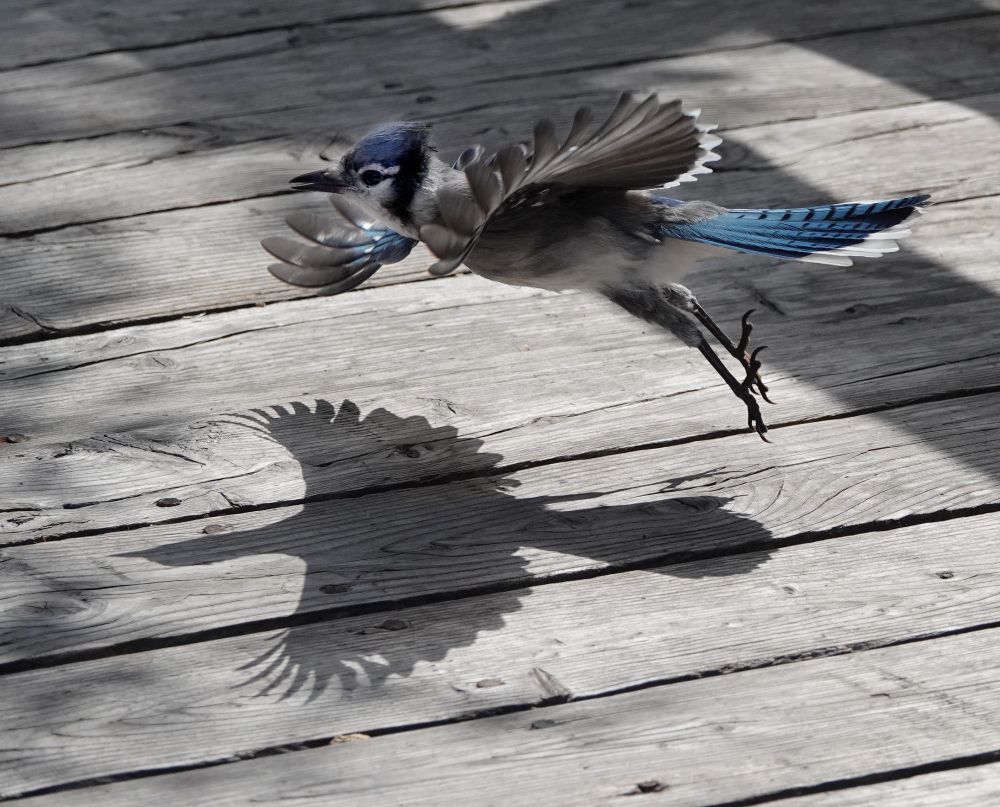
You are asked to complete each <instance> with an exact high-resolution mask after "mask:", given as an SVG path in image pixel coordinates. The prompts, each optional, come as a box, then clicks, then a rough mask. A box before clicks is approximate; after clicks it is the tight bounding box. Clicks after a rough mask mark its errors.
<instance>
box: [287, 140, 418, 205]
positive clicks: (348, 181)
mask: <svg viewBox="0 0 1000 807" xmlns="http://www.w3.org/2000/svg"><path fill="white" fill-rule="evenodd" d="M432 151H433V149H432V148H431V147H430V146H429V145H428V127H427V126H426V125H425V124H422V123H408V122H405V121H397V122H394V123H386V124H383V125H382V126H379V127H377V128H375V129H373V130H372V131H370V132H369V133H368V134H366V135H365V136H364V137H362V138H361V139H360V140H359V141H358V142H357V143H355V144H354V147H353V148H352V149H350V150H349V151H348V152H347V153H346V154H345V155H344V157H343V159H341V161H340V163H339V164H337V165H332V166H330V167H329V168H325V169H323V170H322V171H313V172H312V173H309V174H302V175H301V176H297V177H295V178H294V179H293V180H292V181H291V183H292V188H293V189H295V190H300V191H322V192H324V193H340V194H343V195H345V196H348V197H350V198H351V200H352V201H355V202H358V203H359V204H361V205H362V207H364V208H366V209H368V210H369V211H371V212H372V213H377V212H380V210H379V209H381V211H385V212H387V213H388V214H389V215H390V216H393V217H395V218H396V219H398V220H400V221H403V222H407V221H409V220H410V218H411V216H410V205H411V203H412V201H413V197H414V196H415V195H416V193H417V191H418V190H419V189H420V187H421V185H422V184H423V182H424V179H425V178H426V177H427V171H428V165H429V161H430V156H431V152H432Z"/></svg>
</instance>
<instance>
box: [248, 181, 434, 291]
mask: <svg viewBox="0 0 1000 807" xmlns="http://www.w3.org/2000/svg"><path fill="white" fill-rule="evenodd" d="M330 202H331V204H332V205H333V207H334V210H335V211H336V215H334V216H329V215H327V216H322V215H319V214H316V213H306V212H304V211H300V212H296V213H292V214H291V215H289V216H288V218H287V219H285V221H286V222H287V223H288V226H289V227H291V228H292V229H293V230H294V231H295V232H296V233H298V234H299V235H301V236H303V237H304V238H307V239H309V241H311V242H312V243H306V242H304V241H298V240H295V239H292V238H282V237H277V236H276V237H274V238H265V239H264V240H263V241H261V242H260V244H261V246H262V247H264V249H266V250H267V251H268V252H269V253H270V254H271V255H273V256H274V257H275V258H277V259H278V261H279V262H278V263H273V264H271V265H270V266H269V267H267V268H268V271H270V273H271V274H272V275H274V276H275V277H276V278H278V279H279V280H283V281H285V283H290V284H291V285H293V286H305V287H307V288H311V289H316V291H317V293H318V294H340V293H341V292H344V291H348V290H349V289H353V288H354V287H355V286H359V285H361V284H362V283H364V282H365V281H366V280H367V279H368V278H370V277H371V276H372V275H374V274H375V273H376V272H377V271H378V270H379V269H381V268H382V266H383V265H384V264H387V263H396V262H397V261H401V260H403V258H405V257H406V256H407V255H409V254H410V250H412V249H413V245H414V244H416V243H417V242H416V240H415V239H413V238H408V237H406V236H405V235H400V234H399V233H397V232H396V231H395V230H390V229H389V228H387V227H383V226H382V225H381V224H378V223H377V222H376V221H375V220H374V219H372V218H371V217H370V216H368V214H366V213H365V212H364V211H362V210H361V208H360V207H358V206H357V205H355V204H352V203H351V202H349V201H347V200H346V199H344V198H343V197H342V196H336V195H331V196H330Z"/></svg>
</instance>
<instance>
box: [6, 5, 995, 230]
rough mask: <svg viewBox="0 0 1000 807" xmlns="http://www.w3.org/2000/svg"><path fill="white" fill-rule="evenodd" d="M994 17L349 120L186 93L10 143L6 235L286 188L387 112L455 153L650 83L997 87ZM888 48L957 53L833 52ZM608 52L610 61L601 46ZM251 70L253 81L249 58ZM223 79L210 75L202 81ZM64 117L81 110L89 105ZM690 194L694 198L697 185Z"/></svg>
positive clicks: (670, 87) (924, 90) (870, 93)
mask: <svg viewBox="0 0 1000 807" xmlns="http://www.w3.org/2000/svg"><path fill="white" fill-rule="evenodd" d="M984 27H986V28H987V30H989V29H990V28H991V27H992V28H993V29H997V28H1000V17H998V18H997V19H996V20H986V21H982V20H972V21H969V20H966V21H959V22H949V23H942V24H939V25H931V26H926V27H921V28H918V29H916V32H914V31H913V30H911V29H903V30H898V31H888V32H883V31H880V32H871V31H869V32H867V33H860V34H854V35H851V36H848V37H837V38H836V39H835V40H831V42H830V44H829V45H828V46H827V47H826V48H824V47H822V46H819V47H818V50H819V51H820V52H813V51H810V50H805V49H802V48H800V47H794V46H791V45H787V44H775V45H769V46H765V47H762V48H756V49H751V50H745V51H739V50H737V51H723V52H722V53H707V54H702V55H697V56H689V57H683V58H680V59H672V60H665V61H661V62H653V63H651V64H648V65H638V66H629V67H618V68H609V69H608V70H602V71H601V74H600V75H601V79H602V83H601V84H600V85H599V86H592V82H591V81H590V79H587V78H585V77H584V78H582V79H581V81H583V83H584V86H583V87H582V88H581V89H580V90H579V91H575V92H573V93H571V96H572V97H571V98H569V99H563V100H560V98H559V93H556V92H553V88H552V86H551V84H549V83H547V82H539V81H538V80H537V79H534V78H532V79H513V80H509V81H501V82H495V83H489V84H486V85H482V86H475V87H469V86H464V85H463V86H450V87H448V88H442V89H440V90H435V93H434V99H435V100H434V102H433V103H430V104H419V103H416V102H415V101H414V100H413V97H412V96H401V97H399V96H386V95H385V94H384V92H383V91H379V92H374V91H372V92H360V93H346V92H345V93H344V97H342V98H341V97H338V99H337V101H336V109H337V115H336V116H335V117H331V114H330V112H329V109H328V105H329V104H328V102H326V101H323V100H320V101H315V102H314V103H313V104H306V105H304V106H303V107H302V108H295V109H292V110H290V111H282V112H270V113H268V112H261V113H258V114H251V113H241V114H238V115H236V116H232V115H231V114H229V115H226V116H225V117H223V118H220V119H217V120H214V121H213V120H207V119H206V115H207V113H204V114H202V115H201V116H200V117H199V115H198V113H197V111H196V110H194V109H191V108H188V106H187V105H188V104H190V103H192V102H191V101H185V106H184V109H183V112H184V114H183V115H180V116H179V117H178V118H177V121H175V122H179V121H182V120H183V121H188V120H196V121H198V122H197V123H185V124H181V125H175V126H169V127H166V128H159V129H150V128H148V126H147V128H146V129H144V130H143V131H142V132H138V131H135V126H136V122H135V120H134V116H135V114H138V113H133V114H132V116H131V117H129V119H128V120H127V121H124V122H123V123H122V124H121V127H120V128H124V129H126V130H128V131H124V132H120V133H118V134H107V135H105V136H103V137H96V138H88V139H82V140H75V141H71V142H57V143H51V144H43V145H37V146H26V147H21V148H13V149H11V148H8V149H3V150H0V174H2V175H3V176H4V178H5V182H10V183H16V184H11V185H8V186H7V187H0V207H2V209H4V211H5V215H4V217H3V220H2V222H0V233H3V232H18V231H24V230H31V229H36V228H39V227H56V226H64V225H66V224H69V223H73V222H82V221H86V220H91V219H98V218H109V217H114V216H128V215H136V214H140V213H146V212H151V211H154V210H165V209H171V208H177V207H181V206H195V205H198V204H204V203H207V202H219V201H225V200H232V199H239V198H246V197H248V196H253V195H258V194H264V193H272V192H274V191H275V190H278V189H283V188H284V187H286V183H287V179H288V178H289V177H290V176H293V175H295V174H298V173H301V172H302V171H303V170H304V169H305V168H307V167H314V166H315V164H316V162H317V156H316V155H317V154H318V152H319V151H321V150H322V149H323V147H324V146H325V145H326V144H327V143H328V142H329V140H330V138H331V137H332V136H334V135H336V134H338V133H339V135H340V136H342V137H347V138H348V139H350V138H352V137H353V136H356V135H358V134H360V133H361V132H362V131H364V130H365V129H367V128H368V127H370V126H371V125H373V124H375V123H378V122H380V121H383V120H384V119H385V118H386V117H387V116H389V117H402V118H411V119H412V118H416V119H423V118H429V119H430V120H432V121H433V122H434V123H435V138H436V139H437V140H438V142H439V143H440V144H441V146H442V147H443V148H444V149H446V150H454V149H457V148H461V147H464V146H466V145H468V143H469V142H470V140H472V139H473V137H474V136H473V134H472V133H474V132H482V131H486V137H487V138H488V139H492V140H501V139H507V138H509V136H510V135H509V134H507V135H502V134H501V133H499V132H497V131H496V130H497V128H498V127H499V125H500V124H501V123H502V124H503V125H504V126H506V127H507V128H508V129H509V131H510V132H511V133H512V134H514V135H516V136H525V135H527V134H528V133H529V132H530V127H531V123H532V121H533V120H535V119H537V118H538V117H540V116H545V115H555V116H556V118H557V123H559V124H560V126H563V127H565V125H566V124H567V123H568V120H566V116H567V115H571V114H572V111H573V109H574V108H575V106H576V105H577V104H579V103H589V104H591V105H593V106H594V108H595V109H596V110H598V111H600V110H602V109H604V108H605V107H606V106H607V105H608V104H609V103H610V102H611V101H612V100H613V96H614V92H613V91H609V90H608V89H607V88H608V87H649V88H651V89H659V90H660V91H661V92H662V93H665V94H666V95H667V96H669V97H673V96H680V97H682V98H684V99H685V101H686V102H687V104H688V105H689V107H693V106H702V107H703V108H704V113H703V118H702V119H703V120H704V121H707V122H709V123H719V124H721V125H722V126H723V127H724V128H732V127H735V126H741V127H745V126H754V125H760V124H762V123H768V122H775V121H780V120H782V119H783V118H798V119H802V118H807V117H811V116H813V115H821V116H829V115H831V114H835V113H836V114H838V115H839V114H843V113H847V112H852V111H858V110H863V109H872V108H877V107H886V106H891V105H898V104H905V103H914V102H917V101H920V100H921V99H922V98H923V97H924V95H929V96H932V97H945V98H947V97H948V96H950V95H955V94H969V93H975V92H979V93H983V92H988V91H990V90H995V89H996V87H997V83H996V81H997V80H996V75H997V71H993V72H990V71H985V72H984V70H983V65H984V63H986V62H988V61H989V60H991V59H997V58H1000V57H998V55H997V50H996V49H995V48H993V47H992V41H993V40H987V39H985V38H984V37H983V31H982V29H983V28H984ZM914 37H917V39H918V41H916V42H915V41H914ZM994 39H995V37H994ZM202 46H203V47H204V43H203V45H202ZM604 47H608V43H605V44H604ZM814 47H817V46H816V45H814ZM874 48H879V49H881V50H895V51H902V52H908V51H910V50H914V49H915V50H917V51H918V52H919V51H920V49H922V48H923V49H930V48H934V49H936V50H937V51H939V52H940V51H941V50H944V52H945V53H946V54H947V57H946V58H947V64H948V76H947V77H943V76H941V75H939V74H938V73H933V74H929V75H926V76H925V75H924V74H923V73H922V72H920V71H916V72H915V71H914V70H912V69H911V67H910V66H909V65H908V64H906V63H905V60H904V61H902V62H900V63H899V64H898V65H897V64H896V63H895V62H893V63H892V64H893V65H896V67H898V69H899V70H900V71H901V72H900V74H899V75H895V74H894V73H893V72H892V70H890V71H889V73H888V74H887V75H886V76H885V77H884V78H883V77H881V76H875V75H872V74H868V73H865V72H863V71H860V70H857V69H852V68H849V67H846V66H844V65H840V64H838V63H836V62H831V58H830V56H828V55H826V54H825V53H824V50H830V49H832V50H833V52H834V53H836V54H837V55H839V56H840V58H842V59H844V60H845V61H848V62H850V61H851V60H854V61H858V60H861V61H863V60H864V57H863V56H862V55H859V54H863V53H864V52H866V51H871V50H873V49H874ZM156 52H157V53H158V51H156ZM199 57H201V58H209V59H210V58H211V54H195V55H192V57H191V58H192V60H193V61H198V58H199ZM594 58H597V59H599V58H600V55H599V53H598V55H595V57H594ZM762 65H763V66H765V67H762ZM154 67H155V66H154ZM131 69H132V70H134V67H133V68H131ZM201 69H202V70H207V69H213V68H201ZM214 69H221V68H214ZM260 69H264V68H263V66H261V67H260ZM79 72H80V71H79V70H76V71H74V73H73V75H74V76H76V75H78V74H79ZM665 72H666V73H668V74H669V75H670V76H671V79H670V80H669V81H665V80H664V79H663V74H664V73H665ZM250 73H253V74H254V75H256V73H255V72H254V71H250ZM747 74H752V75H754V76H755V80H754V85H753V87H752V88H748V87H747V86H746V81H745V78H744V76H745V75H747ZM241 75H243V76H244V79H243V80H247V79H246V78H245V77H246V76H247V75H248V72H247V70H246V68H245V67H244V69H243V73H242V74H241ZM586 75H589V74H585V76H586ZM146 80H147V81H153V80H154V77H153V76H150V77H147V79H146ZM221 80H223V78H222V77H217V76H212V75H208V76H205V77H204V81H203V82H201V83H205V82H208V83H209V84H213V83H215V82H218V81H221ZM226 80H229V79H226ZM98 90H99V91H100V92H102V93H109V94H111V95H112V96H114V95H115V94H116V88H115V84H114V83H113V82H112V83H106V84H98V85H97V90H95V91H98ZM73 91H74V92H79V91H80V90H78V89H74V90H73ZM137 91H138V90H137ZM470 93H474V94H475V104H474V106H475V107H476V108H475V109H473V110H471V111H465V110H468V107H469V106H470V97H469V96H470ZM26 94H27V95H30V96H34V95H36V94H37V93H35V92H34V91H31V92H27V93H26ZM421 97H423V96H421ZM99 102H100V99H98V100H97V101H95V103H99ZM976 103H977V104H978V103H979V100H978V99H977V101H976ZM102 105H103V104H102ZM60 114H68V115H70V120H73V121H79V120H80V117H79V114H78V112H77V107H76V106H73V107H71V108H70V109H68V110H67V111H66V112H65V113H60ZM209 117H211V116H209ZM938 117H939V118H940V115H939V116H938ZM150 125H152V124H150ZM159 125H160V126H161V127H162V123H161V124H159ZM830 125H831V126H832V127H834V128H835V129H836V131H837V133H838V134H839V137H838V138H837V139H843V137H844V134H845V133H849V132H850V131H851V122H850V121H849V120H848V121H840V122H838V121H837V120H836V119H834V120H833V121H830ZM261 138H270V139H267V140H263V141H261ZM723 151H724V157H725V158H726V163H725V164H728V165H733V164H736V163H737V161H738V160H734V156H736V157H738V155H739V150H738V147H727V148H724V150H723ZM684 191H685V193H686V194H688V195H690V194H692V193H693V192H694V188H685V189H684ZM736 201H739V200H736ZM803 203H806V202H803Z"/></svg>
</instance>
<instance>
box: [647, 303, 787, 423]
mask: <svg viewBox="0 0 1000 807" xmlns="http://www.w3.org/2000/svg"><path fill="white" fill-rule="evenodd" d="M664 291H665V294H666V295H667V299H668V300H669V301H670V303H671V304H672V305H676V306H677V307H678V308H681V309H683V310H685V311H689V312H691V314H693V315H694V317H695V318H696V319H697V320H698V322H700V323H701V324H702V325H704V326H705V328H707V329H708V332H709V333H711V334H712V336H714V337H715V338H716V339H717V340H718V342H719V344H720V345H722V346H723V347H724V348H725V349H726V350H727V351H728V352H729V354H730V355H731V356H733V357H734V358H735V359H736V360H737V361H739V363H740V364H742V365H743V369H744V370H745V371H746V378H745V379H744V380H743V385H744V386H745V387H746V388H747V389H749V390H750V391H751V392H756V393H759V394H760V397H761V398H763V399H764V400H765V401H767V402H768V403H774V401H772V400H771V399H770V398H768V397H767V390H768V387H767V384H765V383H764V382H763V380H762V379H761V377H760V362H759V361H757V354H758V353H760V351H762V350H764V348H765V347H766V345H762V346H761V347H759V348H757V349H756V350H754V351H753V353H748V352H747V346H748V344H749V342H750V332H751V331H753V323H752V322H750V315H751V314H752V313H753V312H754V309H752V308H751V309H750V310H749V311H747V312H746V313H745V314H744V315H743V320H742V323H743V328H742V330H741V331H740V340H739V342H737V343H736V344H733V341H732V340H731V339H730V338H729V337H728V336H726V333H725V332H724V331H723V330H722V328H720V327H719V325H718V324H717V323H716V321H715V320H714V319H712V318H711V317H710V316H709V315H708V312H707V311H706V310H705V309H704V308H702V307H701V304H700V303H699V302H698V300H697V299H696V298H695V296H694V295H693V294H692V293H691V291H690V290H689V289H688V288H686V287H685V286H681V285H679V284H672V285H670V286H668V287H667V288H666V289H665V290H664Z"/></svg>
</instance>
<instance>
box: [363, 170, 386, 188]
mask: <svg viewBox="0 0 1000 807" xmlns="http://www.w3.org/2000/svg"><path fill="white" fill-rule="evenodd" d="M383 179H384V177H383V176H382V174H381V173H379V172H378V171H362V172H361V181H362V182H364V183H365V185H368V186H369V187H370V186H372V185H378V183H379V182H381V181H382V180H383Z"/></svg>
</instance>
